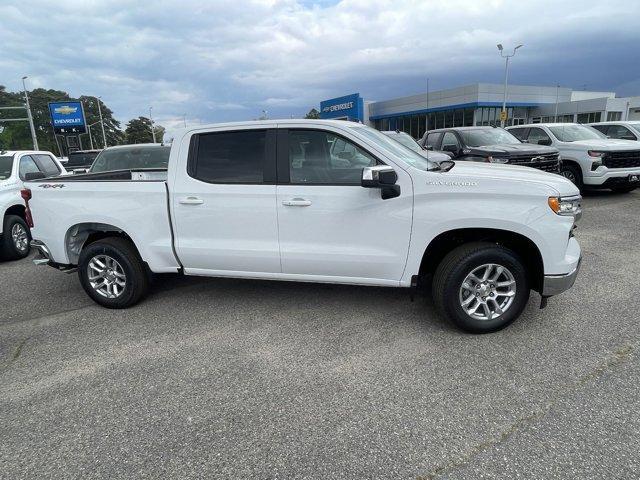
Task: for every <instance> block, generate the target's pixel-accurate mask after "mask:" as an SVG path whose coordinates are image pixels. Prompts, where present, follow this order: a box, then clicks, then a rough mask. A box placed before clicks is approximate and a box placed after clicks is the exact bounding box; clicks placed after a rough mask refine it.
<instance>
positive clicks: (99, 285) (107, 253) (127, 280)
mask: <svg viewBox="0 0 640 480" xmlns="http://www.w3.org/2000/svg"><path fill="white" fill-rule="evenodd" d="M78 276H79V277H80V283H81V284H82V287H83V288H84V290H85V292H87V294H88V295H89V296H90V297H91V298H92V299H93V301H95V302H96V303H98V304H100V305H102V306H103V307H107V308H127V307H130V306H132V305H135V304H136V303H137V302H139V301H140V299H141V298H142V297H143V296H144V295H145V294H146V293H147V290H148V286H149V277H148V274H147V271H146V269H145V265H144V263H143V261H142V259H141V258H140V255H139V254H138V252H137V250H136V249H135V247H134V246H133V244H132V243H131V242H130V241H128V240H126V239H124V238H117V237H114V238H105V239H103V240H98V241H97V242H94V243H92V244H90V245H89V246H87V247H86V248H84V249H83V250H82V253H81V254H80V259H79V262H78Z"/></svg>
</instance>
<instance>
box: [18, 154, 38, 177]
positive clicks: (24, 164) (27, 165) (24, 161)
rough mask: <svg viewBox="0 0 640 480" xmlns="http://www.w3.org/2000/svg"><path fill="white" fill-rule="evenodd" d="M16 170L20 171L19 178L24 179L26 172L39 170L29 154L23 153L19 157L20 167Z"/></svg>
mask: <svg viewBox="0 0 640 480" xmlns="http://www.w3.org/2000/svg"><path fill="white" fill-rule="evenodd" d="M18 170H19V172H20V180H24V178H25V176H26V175H27V173H38V172H40V169H39V168H38V165H36V162H34V161H33V158H31V156H30V155H23V156H22V158H20V167H19V168H18Z"/></svg>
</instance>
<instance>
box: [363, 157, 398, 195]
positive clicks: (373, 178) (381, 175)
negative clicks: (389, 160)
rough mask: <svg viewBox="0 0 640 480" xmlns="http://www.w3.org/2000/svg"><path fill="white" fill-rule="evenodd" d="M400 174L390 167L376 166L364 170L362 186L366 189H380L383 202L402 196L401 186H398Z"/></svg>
mask: <svg viewBox="0 0 640 480" xmlns="http://www.w3.org/2000/svg"><path fill="white" fill-rule="evenodd" d="M397 181H398V174H397V173H396V171H395V170H394V169H393V168H391V167H389V166H388V165H376V166H375V167H364V168H363V169H362V180H361V185H362V186H363V187H364V188H379V189H380V190H381V192H380V194H381V196H382V199H383V200H387V199H388V198H395V197H399V196H400V185H396V182H397Z"/></svg>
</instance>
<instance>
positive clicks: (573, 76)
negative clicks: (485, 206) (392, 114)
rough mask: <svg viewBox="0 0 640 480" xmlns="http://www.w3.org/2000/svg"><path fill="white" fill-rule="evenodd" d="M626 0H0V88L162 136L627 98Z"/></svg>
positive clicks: (636, 75)
mask: <svg viewBox="0 0 640 480" xmlns="http://www.w3.org/2000/svg"><path fill="white" fill-rule="evenodd" d="M639 18H640V1H637V0H627V1H611V0H608V1H606V2H604V1H591V0H579V1H573V0H563V1H558V0H555V1H546V0H539V1H533V0H527V1H523V0H520V1H506V0H504V1H501V0H446V1H445V0H443V1H437V0H433V1H428V0H421V1H420V0H416V1H401V0H396V1H391V0H389V1H383V0H342V1H337V0H336V1H330V0H326V1H321V0H316V1H314V0H253V1H248V0H237V1H229V0H225V1H222V0H220V1H215V0H196V1H192V0H179V1H163V0H157V1H154V2H141V1H138V0H112V1H92V0H58V1H56V2H51V1H48V0H30V1H28V2H25V1H24V0H17V1H14V0H2V2H1V3H0V39H1V41H0V84H4V85H6V86H7V88H8V89H9V90H17V89H18V88H19V87H20V78H21V77H22V76H23V75H29V80H28V82H29V88H35V87H44V88H54V89H61V90H66V91H68V92H69V93H70V94H71V95H75V96H77V95H80V94H89V95H101V96H102V97H103V99H104V101H105V102H106V103H107V104H108V105H109V106H110V107H111V108H112V109H113V110H114V111H115V115H116V117H117V118H118V119H119V120H121V121H123V122H126V121H127V120H128V119H130V118H132V117H136V116H139V115H146V114H148V108H149V106H150V105H152V106H153V111H154V117H155V118H157V120H158V121H159V122H160V123H162V124H164V125H166V126H167V127H169V128H170V129H172V128H175V127H177V126H179V125H181V124H182V115H183V114H186V117H187V122H188V123H206V122H216V121H227V120H244V119H251V118H256V117H258V116H260V115H261V111H262V110H267V111H268V115H269V117H271V118H278V117H289V116H290V115H295V116H300V115H302V114H304V113H306V112H307V111H308V110H309V109H310V108H311V107H313V106H317V105H318V103H319V101H320V100H322V99H325V98H331V97H335V96H340V95H343V94H348V93H352V92H360V93H361V94H362V95H363V96H364V97H365V98H366V99H369V100H383V99H387V98H393V97H396V96H400V95H409V94H413V93H418V92H422V91H424V90H425V78H426V77H429V78H430V85H431V88H432V89H434V90H436V89H441V88H448V87H455V86H459V85H464V84H468V83H473V82H479V81H480V82H496V83H500V82H502V75H503V63H502V60H501V59H500V57H499V54H498V51H497V49H496V44H497V43H502V44H504V45H505V47H506V46H514V45H517V44H518V43H523V44H524V45H525V46H524V47H523V48H522V49H521V50H519V51H518V55H517V56H516V58H515V59H514V61H513V64H512V69H511V70H510V76H511V80H512V81H513V82H514V83H519V84H529V85H555V84H557V83H559V84H561V85H562V86H568V87H574V88H578V89H585V88H586V89H588V90H613V91H616V92H618V94H619V95H620V96H622V95H640V53H639V52H640V33H639V32H640V29H639V28H638V19H639Z"/></svg>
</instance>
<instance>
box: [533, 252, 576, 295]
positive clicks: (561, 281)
mask: <svg viewBox="0 0 640 480" xmlns="http://www.w3.org/2000/svg"><path fill="white" fill-rule="evenodd" d="M581 264H582V256H580V259H579V260H578V264H577V265H576V268H574V269H573V271H572V272H569V273H566V274H563V275H545V276H544V284H543V286H542V296H543V297H551V296H553V295H558V294H560V293H562V292H564V291H566V290H569V289H570V288H571V287H573V284H574V283H575V282H576V277H577V276H578V272H579V271H580V265H581Z"/></svg>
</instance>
